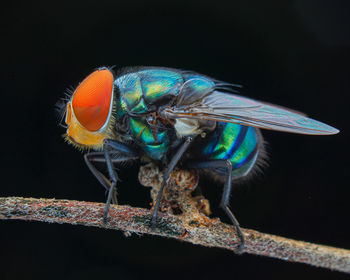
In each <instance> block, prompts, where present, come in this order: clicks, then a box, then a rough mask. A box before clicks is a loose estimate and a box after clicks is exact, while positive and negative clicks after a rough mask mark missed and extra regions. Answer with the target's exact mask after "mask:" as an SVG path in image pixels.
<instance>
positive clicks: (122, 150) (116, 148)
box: [84, 140, 138, 224]
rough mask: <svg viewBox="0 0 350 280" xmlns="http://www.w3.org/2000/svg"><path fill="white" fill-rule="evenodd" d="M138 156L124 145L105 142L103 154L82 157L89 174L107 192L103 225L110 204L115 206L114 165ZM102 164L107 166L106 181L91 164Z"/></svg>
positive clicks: (109, 141) (116, 175) (115, 176)
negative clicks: (114, 154) (115, 155)
mask: <svg viewBox="0 0 350 280" xmlns="http://www.w3.org/2000/svg"><path fill="white" fill-rule="evenodd" d="M111 152H114V153H117V154H118V156H117V157H113V158H112V157H111V155H110V153H111ZM137 158H138V156H137V154H136V152H135V151H133V150H132V149H131V148H129V147H128V146H126V145H123V144H121V143H119V142H117V141H113V140H105V142H104V146H103V152H91V153H87V154H85V155H84V159H85V163H86V165H87V166H88V168H89V169H90V171H91V173H92V174H93V175H94V176H95V177H96V179H97V180H98V181H99V182H100V183H101V184H102V186H103V187H104V188H105V189H106V190H107V191H108V196H107V201H106V206H105V209H104V212H103V223H104V224H106V223H107V216H108V210H109V206H110V204H111V202H113V204H117V193H116V184H117V181H118V174H117V173H116V171H115V170H114V166H113V165H114V164H115V163H121V162H126V161H130V160H135V159H137ZM96 162H104V163H106V165H107V170H108V174H109V178H110V179H107V178H106V176H105V175H104V174H102V173H101V172H100V171H99V170H97V168H96V167H95V165H94V164H93V163H96Z"/></svg>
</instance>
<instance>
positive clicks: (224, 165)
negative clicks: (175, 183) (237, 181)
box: [187, 159, 244, 254]
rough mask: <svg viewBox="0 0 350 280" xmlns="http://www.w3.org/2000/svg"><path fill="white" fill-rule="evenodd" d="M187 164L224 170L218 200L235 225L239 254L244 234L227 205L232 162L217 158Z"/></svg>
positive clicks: (194, 166) (242, 246) (241, 249)
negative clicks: (224, 174)
mask: <svg viewBox="0 0 350 280" xmlns="http://www.w3.org/2000/svg"><path fill="white" fill-rule="evenodd" d="M187 166H188V167H189V168H196V169H211V170H214V171H215V170H216V169H218V168H220V169H224V170H225V172H226V181H225V185H224V191H223V194H222V198H221V202H220V207H221V208H222V209H223V210H224V211H225V213H226V215H227V216H228V217H229V218H230V220H231V222H232V224H233V225H234V226H235V228H236V230H237V235H238V237H239V239H240V241H241V243H240V244H239V247H238V251H237V253H238V254H241V253H242V251H243V248H244V236H243V233H242V231H241V228H240V226H239V223H238V221H237V219H236V217H235V216H234V215H233V213H232V211H231V210H230V208H229V207H228V204H229V200H230V193H231V187H232V163H231V162H230V161H229V160H224V159H223V160H221V159H218V160H208V161H195V162H188V163H187Z"/></svg>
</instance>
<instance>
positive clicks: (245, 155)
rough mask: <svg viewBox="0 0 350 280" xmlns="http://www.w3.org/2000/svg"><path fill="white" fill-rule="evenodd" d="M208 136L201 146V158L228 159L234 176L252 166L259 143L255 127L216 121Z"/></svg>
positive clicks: (240, 174) (246, 171)
mask: <svg viewBox="0 0 350 280" xmlns="http://www.w3.org/2000/svg"><path fill="white" fill-rule="evenodd" d="M208 137H209V139H207V140H206V142H205V143H206V145H205V146H204V147H203V152H202V153H203V154H202V157H203V159H207V160H213V159H228V160H230V162H231V163H232V174H233V176H234V177H239V176H242V175H245V174H247V173H248V172H249V171H250V170H251V168H252V167H253V166H254V164H255V162H256V160H257V157H258V147H259V144H260V143H259V140H260V139H259V137H260V136H259V134H258V130H257V129H256V128H254V127H250V126H242V125H238V124H233V123H217V127H216V129H215V130H214V131H213V132H212V133H211V134H210V135H208ZM223 172H224V171H223Z"/></svg>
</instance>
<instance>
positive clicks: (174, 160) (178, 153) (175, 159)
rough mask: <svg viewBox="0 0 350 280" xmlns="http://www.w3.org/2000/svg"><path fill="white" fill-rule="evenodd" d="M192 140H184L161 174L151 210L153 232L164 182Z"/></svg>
mask: <svg viewBox="0 0 350 280" xmlns="http://www.w3.org/2000/svg"><path fill="white" fill-rule="evenodd" d="M192 140H193V138H192V137H188V138H186V140H185V142H184V143H183V144H182V145H181V147H180V148H179V149H178V150H177V151H176V153H175V155H174V156H173V158H172V159H171V161H170V163H169V166H168V168H167V170H166V171H165V172H164V174H163V181H162V185H161V187H160V189H159V192H158V195H157V199H156V204H155V206H154V209H153V213H152V219H151V228H152V229H153V230H154V229H155V227H156V223H157V216H158V210H159V204H160V200H161V199H162V195H163V191H164V187H165V184H166V182H167V181H168V179H169V176H170V173H171V172H172V171H173V169H174V168H175V166H176V164H177V163H178V162H179V160H180V159H181V157H182V155H183V154H184V153H185V152H186V150H187V149H188V147H189V146H190V144H191V142H192Z"/></svg>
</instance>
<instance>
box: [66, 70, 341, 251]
mask: <svg viewBox="0 0 350 280" xmlns="http://www.w3.org/2000/svg"><path fill="white" fill-rule="evenodd" d="M239 88H240V86H239V85H235V84H229V83H225V82H221V81H218V80H215V79H212V78H209V77H207V76H205V75H201V74H198V73H195V72H191V71H183V70H177V69H171V68H157V67H134V68H124V69H121V70H120V71H118V72H117V73H114V72H113V71H112V69H111V68H107V67H101V68H98V69H97V70H95V71H94V72H93V73H91V74H90V75H89V76H87V77H86V78H85V79H84V80H83V81H82V82H81V83H80V84H79V85H78V87H77V88H76V89H75V90H74V91H73V93H72V94H71V95H70V96H69V97H68V99H67V100H66V102H65V104H64V105H63V110H64V112H65V123H66V125H67V130H66V134H65V138H66V140H67V141H68V142H69V143H71V144H73V145H74V146H76V147H78V148H81V149H83V150H88V152H87V153H86V154H85V155H84V158H85V162H86V164H87V166H88V168H89V169H90V171H91V172H92V173H93V174H94V176H95V177H96V178H97V180H98V181H99V182H100V183H101V184H102V185H103V186H104V188H105V189H106V190H107V191H108V197H107V201H106V206H105V209H104V213H103V222H104V223H106V222H107V216H108V209H109V206H110V204H111V203H114V204H116V203H117V197H116V184H117V181H118V175H117V173H116V171H115V169H114V168H113V166H114V164H118V163H121V162H127V161H133V160H136V159H139V158H140V157H142V158H148V159H149V160H150V161H155V162H158V163H159V164H162V165H164V166H165V167H166V171H165V173H164V176H163V182H162V185H161V188H160V190H159V193H158V196H157V200H156V203H155V206H154V209H153V213H152V220H151V226H152V228H153V229H154V228H155V226H156V222H157V214H158V209H159V203H160V201H161V198H162V194H163V190H164V188H165V185H166V182H167V180H168V179H169V176H170V173H171V172H172V170H173V169H174V168H175V166H176V165H177V164H180V163H181V165H182V166H184V167H186V168H192V169H201V170H207V171H208V174H209V175H211V176H213V177H215V178H216V179H219V180H221V181H222V182H223V184H224V191H223V194H222V199H221V203H220V206H221V207H222V208H223V210H224V211H225V213H226V214H227V215H228V217H229V218H230V220H231V222H232V224H233V225H234V226H235V227H236V229H237V233H238V236H239V237H240V240H241V243H240V247H239V252H242V249H243V247H244V237H243V235H242V232H241V229H240V227H239V223H238V221H237V220H236V218H235V216H234V215H233V213H232V212H231V210H230V209H229V207H228V204H229V197H230V192H231V186H232V182H233V181H234V180H237V179H242V178H246V177H248V176H249V175H251V174H253V173H254V171H256V170H257V168H258V167H259V166H260V165H261V164H262V162H263V160H264V157H265V152H264V145H263V138H262V135H261V133H260V128H263V129H270V130H277V131H284V132H291V133H299V134H310V135H328V134H336V133H338V132H339V131H338V130H337V129H335V128H333V127H331V126H329V125H326V124H324V123H321V122H319V121H316V120H313V119H311V118H308V117H306V116H305V115H303V114H301V113H299V112H296V111H292V110H289V109H286V108H283V107H281V106H277V105H272V104H269V103H265V102H260V101H256V100H253V99H250V98H246V97H243V96H240V95H237V94H236V93H238V89H239ZM90 150H93V151H92V152H91V151H90ZM96 162H104V163H106V166H107V170H108V175H109V179H108V178H107V177H106V176H105V175H103V174H102V173H101V172H100V171H99V170H98V169H97V168H96V167H95V163H96Z"/></svg>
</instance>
